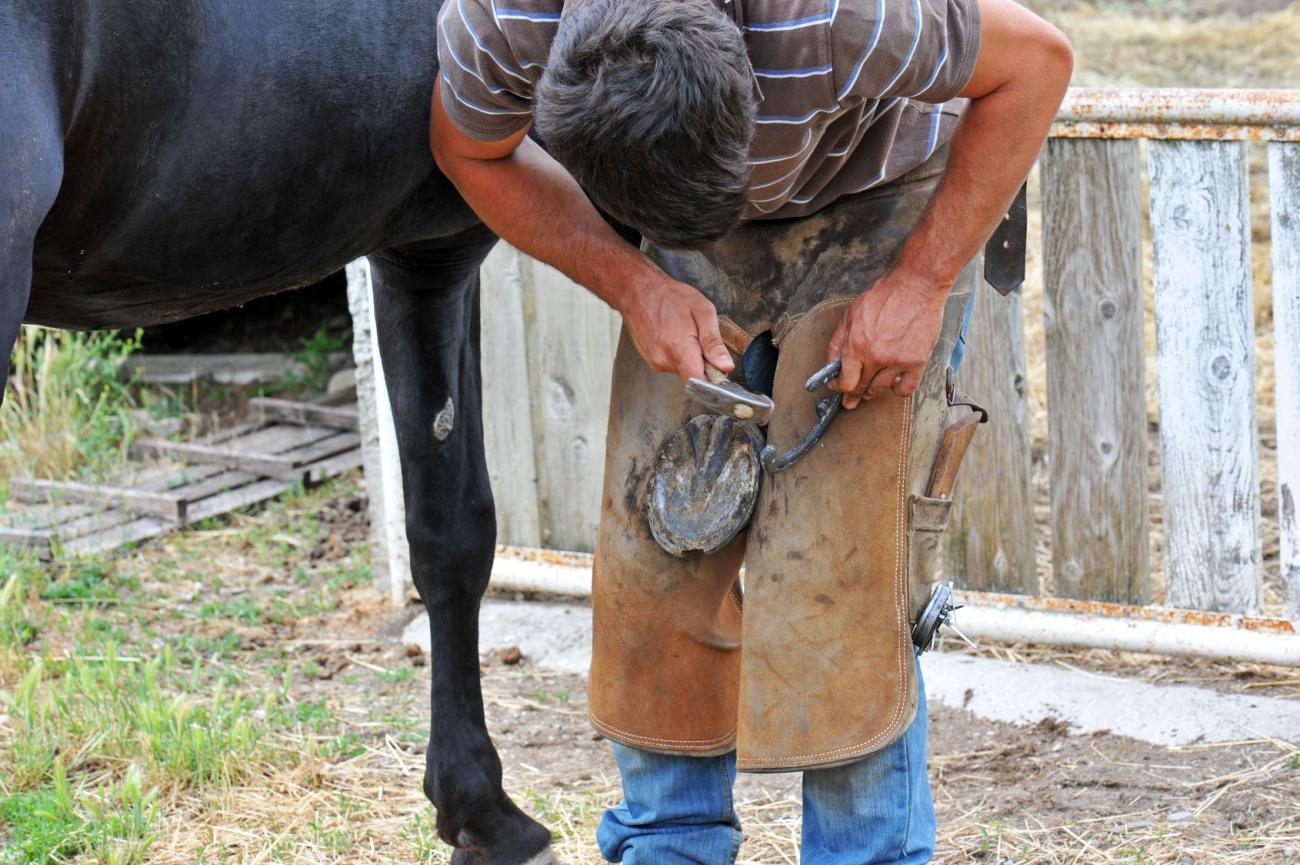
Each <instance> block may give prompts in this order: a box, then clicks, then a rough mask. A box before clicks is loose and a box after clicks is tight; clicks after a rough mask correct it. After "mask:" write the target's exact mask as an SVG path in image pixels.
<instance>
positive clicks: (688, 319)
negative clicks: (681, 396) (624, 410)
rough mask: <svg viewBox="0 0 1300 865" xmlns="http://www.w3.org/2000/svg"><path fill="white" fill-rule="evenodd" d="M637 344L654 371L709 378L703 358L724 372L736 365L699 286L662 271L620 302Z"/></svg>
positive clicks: (624, 321)
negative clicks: (697, 288)
mask: <svg viewBox="0 0 1300 865" xmlns="http://www.w3.org/2000/svg"><path fill="white" fill-rule="evenodd" d="M617 308H618V311H619V312H620V313H622V315H623V325H624V326H625V327H626V328H627V331H628V335H629V336H630V337H631V338H632V344H633V345H635V346H636V350H637V352H638V353H639V354H640V355H641V358H642V360H644V361H645V362H646V365H648V366H649V367H650V368H651V369H653V370H654V371H655V372H675V373H677V374H678V375H679V376H681V377H682V378H683V379H687V378H704V362H705V361H708V362H709V363H710V364H712V365H713V366H715V367H717V368H718V369H720V370H722V371H723V372H731V371H732V369H734V368H735V363H733V362H732V360H731V354H730V353H729V352H728V351H727V346H726V344H725V343H724V342H723V341H722V332H721V330H719V328H718V312H717V310H716V309H715V308H714V306H713V304H712V303H711V302H710V301H709V299H708V298H706V297H705V296H704V295H702V294H700V292H699V291H698V290H696V289H695V288H692V287H691V286H689V285H687V284H686V283H683V282H678V281H677V280H675V279H672V278H670V277H669V276H667V275H665V274H663V273H660V274H658V276H657V277H656V278H652V279H650V280H648V281H647V282H646V283H644V284H642V285H638V286H636V287H635V288H632V289H631V290H629V291H627V292H625V293H624V295H623V296H622V297H621V298H620V299H619V302H618V304H617Z"/></svg>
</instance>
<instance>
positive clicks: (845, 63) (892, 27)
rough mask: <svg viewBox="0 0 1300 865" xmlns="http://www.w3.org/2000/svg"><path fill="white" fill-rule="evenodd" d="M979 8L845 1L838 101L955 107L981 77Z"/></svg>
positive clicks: (954, 3) (942, 1)
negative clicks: (977, 65)
mask: <svg viewBox="0 0 1300 865" xmlns="http://www.w3.org/2000/svg"><path fill="white" fill-rule="evenodd" d="M979 49H980V8H979V0H839V7H838V9H837V11H836V15H835V19H834V22H833V23H832V25H831V56H832V58H833V60H834V69H835V72H834V75H835V87H836V98H837V99H845V98H852V97H858V98H862V99H868V100H873V99H890V98H895V97H902V98H907V99H916V100H919V101H922V102H932V103H939V102H947V101H948V100H950V99H953V98H954V97H956V96H957V94H958V93H960V92H961V91H962V90H963V89H964V88H965V87H966V84H967V83H968V82H969V81H970V78H971V75H972V74H973V73H974V72H975V61H976V59H977V58H978V57H979Z"/></svg>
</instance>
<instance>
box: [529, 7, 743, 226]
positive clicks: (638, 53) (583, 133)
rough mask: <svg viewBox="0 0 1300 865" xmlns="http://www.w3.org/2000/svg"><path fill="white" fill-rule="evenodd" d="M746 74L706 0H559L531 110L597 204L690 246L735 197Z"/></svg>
mask: <svg viewBox="0 0 1300 865" xmlns="http://www.w3.org/2000/svg"><path fill="white" fill-rule="evenodd" d="M750 76H751V73H750V67H749V58H748V55H747V53H746V50H745V42H744V38H743V37H742V35H741V33H740V30H739V28H737V27H736V25H735V24H734V23H733V22H732V21H731V20H730V19H729V18H728V17H727V16H726V15H725V14H724V13H723V12H722V11H721V10H719V9H718V8H717V7H716V6H714V5H713V4H712V3H711V2H709V0H590V2H583V3H571V4H569V8H567V9H566V10H565V13H564V18H563V19H562V20H561V22H560V26H559V30H558V32H557V34H556V37H555V41H554V43H553V44H552V46H551V53H550V58H549V60H548V61H547V66H546V71H545V73H544V74H543V75H542V79H541V82H540V85H539V88H538V92H537V100H536V104H535V106H534V118H535V120H536V123H537V129H538V132H539V133H540V135H541V138H542V140H543V141H544V142H545V145H546V149H547V150H548V151H549V152H550V153H551V155H552V156H554V157H555V159H556V160H558V161H559V162H560V164H561V165H563V166H564V167H565V168H566V169H567V170H568V171H569V173H571V174H572V175H573V176H574V178H576V179H577V181H578V182H579V183H580V184H581V185H582V187H583V188H584V189H585V190H586V192H587V195H588V196H589V197H590V198H591V200H592V201H593V202H594V203H595V204H596V205H597V206H598V207H600V208H601V209H603V210H604V211H605V212H607V213H608V214H609V215H611V216H612V217H614V218H615V219H617V220H619V221H620V222H623V223H625V224H627V225H629V226H631V227H632V228H635V229H637V230H638V231H640V232H641V234H642V235H643V236H644V237H646V238H648V239H650V240H652V241H654V242H655V243H658V244H661V245H663V246H670V247H691V246H699V245H700V244H702V243H705V242H707V241H710V240H713V239H716V238H717V237H720V236H721V235H723V234H725V233H726V232H727V231H728V230H730V229H731V228H732V227H734V226H735V225H736V224H737V222H739V219H740V213H741V210H742V208H743V207H744V204H745V187H746V184H747V182H748V179H749V165H748V162H747V157H748V154H749V141H750V137H751V136H752V135H753V130H754V112H755V109H754V97H753V87H752V84H751V77H750Z"/></svg>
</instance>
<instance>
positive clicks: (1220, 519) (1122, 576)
mask: <svg viewBox="0 0 1300 865" xmlns="http://www.w3.org/2000/svg"><path fill="white" fill-rule="evenodd" d="M1252 141H1263V142H1267V149H1268V171H1269V176H1270V181H1269V190H1270V206H1271V211H1272V284H1273V321H1274V349H1273V350H1274V366H1275V369H1276V381H1277V385H1276V386H1277V394H1276V397H1277V442H1278V498H1279V503H1280V504H1279V509H1278V510H1279V516H1278V519H1279V522H1280V533H1281V567H1282V571H1283V579H1284V582H1285V583H1286V584H1287V585H1288V586H1289V593H1288V596H1287V597H1288V600H1287V614H1288V615H1289V616H1290V617H1292V618H1297V619H1300V525H1298V522H1297V517H1296V497H1297V493H1300V143H1298V142H1300V91H1292V92H1285V91H1268V92H1265V91H1180V90H1170V91H1103V90H1082V89H1077V90H1073V91H1071V94H1070V97H1069V98H1068V100H1067V103H1066V105H1065V106H1064V108H1063V110H1062V113H1061V115H1060V118H1059V122H1058V123H1057V125H1056V127H1055V128H1054V130H1053V137H1052V139H1051V140H1050V141H1049V142H1048V145H1047V148H1046V150H1045V152H1044V154H1043V157H1042V161H1041V164H1040V171H1039V177H1040V179H1041V196H1040V200H1041V202H1042V212H1043V245H1042V255H1043V274H1044V292H1045V297H1044V302H1045V332H1046V351H1047V400H1048V406H1049V424H1048V426H1049V442H1048V454H1049V459H1048V460H1047V465H1048V473H1049V476H1050V489H1051V516H1050V527H1051V530H1050V536H1051V541H1050V555H1051V560H1052V572H1051V574H1050V575H1048V576H1047V578H1046V579H1045V580H1044V579H1040V574H1039V569H1038V566H1037V562H1038V559H1039V556H1038V551H1037V550H1036V540H1035V512H1034V496H1033V488H1032V479H1031V456H1030V434H1029V424H1028V400H1027V378H1026V365H1025V363H1026V362H1025V328H1024V311H1023V307H1022V303H1021V299H1020V298H1019V297H1018V296H1015V295H1013V296H1012V297H1010V298H1008V299H1006V300H1005V301H1004V300H1001V299H999V298H996V297H995V296H994V295H993V294H992V292H990V291H986V292H984V294H983V295H982V296H981V298H980V302H979V303H978V305H977V310H976V317H975V320H974V322H973V326H972V332H971V339H972V342H973V345H972V346H971V350H970V352H969V360H968V361H967V363H966V365H965V366H964V367H963V370H962V378H963V386H964V388H965V389H966V390H968V391H969V392H971V393H973V394H978V395H979V396H980V397H982V400H983V401H984V402H985V404H986V405H987V406H988V407H989V408H990V410H991V411H992V414H993V418H994V419H993V421H992V423H991V424H990V425H989V427H987V428H986V429H985V430H983V431H982V432H981V433H980V435H979V436H978V437H977V444H976V445H975V446H974V447H973V449H972V453H971V455H970V456H969V457H968V461H969V462H968V464H967V466H966V467H965V468H964V469H963V477H962V480H961V481H960V483H959V501H958V505H957V510H956V517H955V522H954V531H953V533H952V544H951V548H950V551H949V553H950V557H949V558H950V562H949V564H950V568H949V571H950V573H952V574H953V575H954V576H955V577H956V579H957V580H958V582H959V583H960V584H962V585H963V586H964V587H966V588H971V589H982V590H989V591H1000V592H1012V593H1018V594H1027V595H1042V594H1051V595H1053V596H1057V597H1063V598H1080V599H1088V600H1098V601H1116V602H1121V603H1134V604H1143V603H1147V602H1149V601H1150V600H1151V598H1152V594H1153V588H1152V580H1151V574H1150V570H1151V569H1150V567H1149V560H1150V545H1149V540H1148V534H1149V529H1150V526H1151V507H1150V503H1151V496H1150V493H1149V491H1148V482H1147V466H1148V458H1149V448H1148V420H1147V409H1146V400H1145V392H1146V389H1145V377H1146V375H1147V374H1148V373H1149V374H1153V375H1155V377H1156V381H1157V386H1158V393H1159V433H1158V435H1159V454H1160V467H1161V470H1160V490H1161V494H1162V513H1161V518H1162V520H1163V525H1164V532H1165V542H1164V558H1163V561H1164V602H1165V603H1166V605H1169V606H1174V607H1181V608H1187V609H1197V610H1212V611H1221V612H1230V613H1257V612H1259V611H1260V605H1261V597H1262V585H1263V581H1262V564H1261V529H1260V523H1261V515H1260V494H1259V454H1258V432H1257V423H1256V413H1255V406H1256V393H1255V325H1254V314H1255V310H1254V303H1253V298H1252V294H1253V292H1252V276H1251V274H1252V270H1251V240H1252V237H1251V219H1250V200H1249V186H1248V175H1247V173H1248V153H1247V144H1248V142H1252ZM1144 152H1145V162H1146V166H1145V167H1146V176H1147V180H1148V181H1149V192H1148V193H1147V195H1148V203H1149V212H1150V218H1149V221H1148V223H1147V226H1146V228H1147V231H1148V232H1149V237H1150V241H1151V244H1152V250H1153V258H1152V278H1153V282H1154V309H1155V326H1156V335H1157V359H1156V363H1155V365H1154V369H1151V370H1146V369H1145V356H1146V354H1145V351H1144V344H1143V319H1144V314H1145V313H1144V302H1143V249H1142V243H1143V229H1144V225H1143V194H1144V192H1143V186H1144V184H1143V154H1144ZM483 276H484V288H483V311H484V312H483V329H484V331H483V346H484V348H483V369H484V380H485V389H486V394H485V414H486V419H487V430H486V435H487V440H488V457H489V465H490V467H491V472H492V479H493V484H494V488H495V490H496V495H497V503H498V512H499V518H498V519H499V525H500V538H499V539H500V540H501V541H502V542H503V543H510V544H515V545H521V546H543V547H552V548H561V549H576V550H583V549H590V548H591V545H592V543H593V541H594V537H595V526H596V520H597V515H598V507H599V502H600V489H601V475H602V469H603V455H604V440H605V424H606V412H607V409H608V404H609V395H608V388H609V370H610V366H611V360H612V356H613V351H614V346H615V343H616V340H617V333H618V320H617V317H616V316H615V315H614V314H613V313H611V312H610V311H609V310H608V309H606V308H605V307H604V306H603V305H602V304H600V303H599V302H598V301H596V300H595V299H593V298H592V297H590V296H589V295H588V294H586V293H585V292H584V291H582V290H581V289H579V288H577V287H576V286H574V285H572V284H571V283H569V282H568V281H567V280H565V279H564V278H563V277H562V276H560V275H559V274H557V273H556V272H555V271H553V270H551V269H550V268H548V267H546V266H544V265H541V264H539V263H537V262H535V261H532V260H531V259H528V258H526V257H524V256H522V255H520V254H518V253H517V252H515V251H513V250H511V249H509V248H508V247H506V246H504V245H502V246H500V247H499V248H498V249H497V250H496V251H495V252H493V254H492V256H491V258H490V259H489V261H488V263H487V264H486V265H485V266H484V271H483ZM525 406H527V410H525V409H524V407H525Z"/></svg>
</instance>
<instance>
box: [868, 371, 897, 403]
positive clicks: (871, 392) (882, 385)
mask: <svg viewBox="0 0 1300 865" xmlns="http://www.w3.org/2000/svg"><path fill="white" fill-rule="evenodd" d="M903 375H904V370H903V369H902V368H901V367H897V366H889V367H885V368H884V369H881V370H878V371H877V372H876V374H875V375H874V376H872V377H871V383H870V384H868V385H867V388H866V393H867V399H871V398H872V397H874V396H879V395H880V394H882V393H884V392H885V391H888V390H892V389H893V387H894V385H895V384H896V383H897V382H898V381H900V380H901V379H902V378H903Z"/></svg>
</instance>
